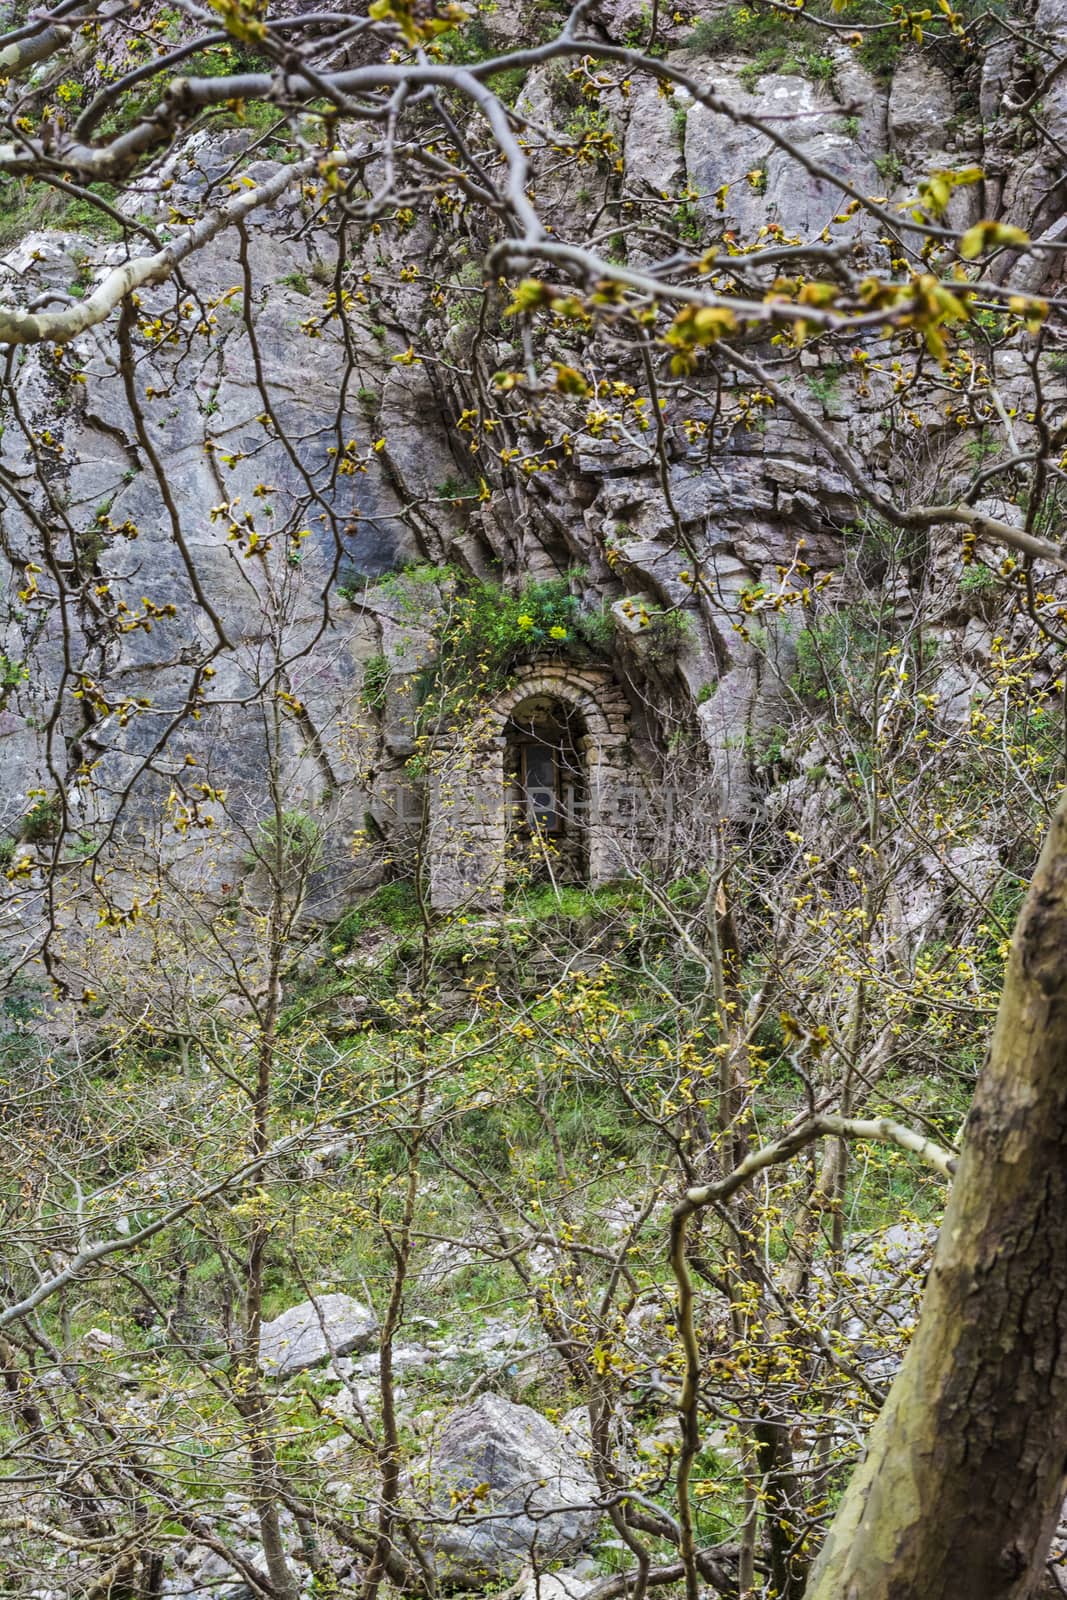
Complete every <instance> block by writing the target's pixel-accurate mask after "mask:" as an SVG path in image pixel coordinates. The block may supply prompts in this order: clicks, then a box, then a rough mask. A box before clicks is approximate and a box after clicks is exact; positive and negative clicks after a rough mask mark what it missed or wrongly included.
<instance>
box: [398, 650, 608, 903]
mask: <svg viewBox="0 0 1067 1600" xmlns="http://www.w3.org/2000/svg"><path fill="white" fill-rule="evenodd" d="M628 738H629V707H628V705H627V702H626V698H625V696H624V695H623V693H622V690H621V688H620V686H619V685H618V684H617V683H616V682H615V680H614V679H613V677H612V676H611V674H610V673H609V672H608V671H606V670H605V669H604V668H597V667H576V666H571V665H569V664H566V663H563V662H559V661H542V662H534V663H531V664H530V665H529V666H527V667H523V668H521V669H520V670H519V672H518V673H516V678H515V681H514V682H513V683H512V684H511V685H510V686H509V687H508V688H507V689H505V690H503V691H502V692H501V693H500V694H498V695H497V696H496V698H495V699H494V700H492V701H491V702H490V703H489V704H487V705H486V706H485V708H484V710H483V711H482V713H481V715H480V716H479V717H478V718H477V720H476V721H475V722H474V723H468V724H466V725H465V726H464V727H463V728H462V729H454V730H450V731H449V732H448V733H447V734H446V735H444V736H443V737H442V738H441V739H440V740H439V741H438V744H437V747H436V749H435V752H434V757H433V761H432V764H431V773H430V803H429V837H428V841H427V844H428V855H429V888H430V901H431V904H432V905H433V907H434V909H435V910H437V911H449V910H453V909H455V908H456V907H459V906H464V905H470V906H478V905H491V904H493V903H495V902H498V901H499V899H500V896H501V895H502V894H503V892H504V890H505V888H506V885H507V880H508V877H509V875H510V876H511V877H512V879H513V881H514V880H515V879H516V878H518V876H519V871H518V867H519V866H520V865H521V866H522V870H523V872H524V873H525V874H526V875H527V876H530V875H540V876H542V877H543V878H545V879H548V878H549V877H550V876H552V875H555V877H556V881H557V882H558V881H560V880H561V879H562V881H565V882H578V883H588V884H590V885H591V886H592V887H596V885H597V884H601V883H607V882H609V881H610V880H611V879H612V878H615V877H617V876H618V875H619V872H620V870H621V869H623V868H624V862H623V860H622V859H621V857H620V852H619V847H618V831H619V821H620V818H621V815H622V807H623V796H624V791H625V789H626V788H627V787H628V783H629V760H628V757H627V753H626V751H627V742H628ZM550 869H551V870H550Z"/></svg>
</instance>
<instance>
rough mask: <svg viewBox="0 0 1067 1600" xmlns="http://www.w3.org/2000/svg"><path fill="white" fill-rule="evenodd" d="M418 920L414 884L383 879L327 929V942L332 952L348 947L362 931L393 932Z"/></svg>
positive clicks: (411, 925)
mask: <svg viewBox="0 0 1067 1600" xmlns="http://www.w3.org/2000/svg"><path fill="white" fill-rule="evenodd" d="M418 920H419V900H418V896H417V894H416V893H415V885H414V884H413V883H411V882H409V881H408V880H406V879H397V880H396V882H394V883H383V884H381V885H380V887H379V888H377V889H375V890H374V892H373V894H369V895H367V897H366V899H365V900H361V901H360V903H359V905H357V906H353V907H352V909H351V911H346V912H345V914H344V916H343V917H342V918H341V920H340V922H338V923H336V924H335V925H334V927H333V928H331V929H330V933H329V940H328V942H329V945H330V947H331V949H333V950H334V951H335V953H339V950H338V947H339V946H343V948H344V949H345V950H351V948H352V946H353V945H354V944H355V942H356V940H357V939H358V938H359V937H360V935H361V934H364V933H371V932H373V930H374V929H376V928H388V929H389V930H390V931H392V932H393V933H399V932H402V931H403V930H404V929H408V928H412V927H414V926H415V925H416V924H417V923H418Z"/></svg>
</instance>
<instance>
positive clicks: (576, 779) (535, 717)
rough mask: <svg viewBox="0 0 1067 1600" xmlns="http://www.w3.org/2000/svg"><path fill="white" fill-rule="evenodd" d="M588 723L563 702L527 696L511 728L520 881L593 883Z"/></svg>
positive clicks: (508, 777) (508, 772) (508, 743)
mask: <svg viewBox="0 0 1067 1600" xmlns="http://www.w3.org/2000/svg"><path fill="white" fill-rule="evenodd" d="M585 743H586V729H585V723H584V720H583V718H582V717H581V715H580V714H579V713H578V712H577V711H575V710H574V709H573V707H571V706H568V705H566V704H565V703H564V702H563V701H561V700H553V699H550V698H548V697H547V696H545V697H538V698H535V699H531V700H527V701H524V702H523V704H522V705H520V706H517V707H516V709H515V710H514V711H513V712H512V715H511V719H510V721H509V722H508V724H507V727H506V729H505V757H504V780H505V784H506V786H507V790H508V818H509V824H508V846H509V848H508V855H509V859H510V863H511V877H512V879H513V881H514V880H517V879H520V878H522V879H524V880H526V881H533V882H544V881H554V882H558V883H587V882H588V881H589V848H588V778H587V772H586V764H585V760H584V758H583V750H584V748H585Z"/></svg>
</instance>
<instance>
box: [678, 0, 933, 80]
mask: <svg viewBox="0 0 1067 1600" xmlns="http://www.w3.org/2000/svg"><path fill="white" fill-rule="evenodd" d="M847 14H848V20H849V21H850V22H852V23H853V24H855V25H857V26H859V27H860V28H862V30H863V42H862V43H861V44H860V45H859V46H858V48H857V51H856V54H857V58H858V59H859V60H860V61H861V62H862V63H863V65H864V66H865V67H866V68H867V69H868V71H870V72H872V73H874V75H875V76H876V77H878V78H881V79H888V78H889V77H890V76H891V74H892V71H893V68H894V66H895V65H896V63H897V61H898V60H899V58H900V54H901V51H902V49H903V48H904V46H905V44H906V42H907V41H906V39H905V37H904V32H903V30H902V27H901V26H900V25H898V23H897V22H896V21H895V20H894V19H892V18H889V17H887V15H886V12H885V11H884V10H883V9H882V7H881V6H880V4H879V3H878V0H854V3H852V4H851V5H849V6H848V12H847ZM813 15H816V16H826V17H830V18H834V12H833V9H832V4H831V3H830V0H817V4H816V6H815V8H814V10H813ZM834 20H836V18H834ZM686 44H687V46H688V48H689V49H690V50H694V51H698V52H699V53H700V54H702V55H719V56H721V55H745V56H750V57H751V58H752V60H751V62H750V64H749V66H748V67H747V68H746V69H745V72H744V74H743V78H742V81H743V82H744V84H745V87H746V88H749V89H754V88H755V86H756V84H757V83H758V81H759V79H760V78H761V77H763V76H764V75H765V74H766V73H769V72H786V73H799V74H800V75H801V76H803V77H806V78H811V79H812V80H813V81H814V82H816V83H823V84H826V85H827V86H828V87H832V85H833V77H834V60H833V57H832V56H831V55H829V54H828V53H827V50H826V34H825V33H824V32H823V31H822V30H821V29H819V28H818V27H815V26H814V25H813V24H812V23H810V22H807V21H805V19H804V17H803V16H802V15H800V14H797V15H796V16H789V15H787V14H785V13H783V12H782V11H781V10H779V9H775V10H769V9H766V8H763V7H761V6H760V4H759V0H755V3H753V4H747V3H746V4H741V5H731V6H729V7H728V8H727V9H726V10H725V11H722V12H719V13H718V14H717V15H714V16H710V17H701V18H700V20H699V21H698V22H697V23H696V26H695V27H694V28H693V31H692V33H691V34H690V35H689V37H688V39H687V40H686Z"/></svg>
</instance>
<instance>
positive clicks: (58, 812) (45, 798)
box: [22, 794, 63, 844]
mask: <svg viewBox="0 0 1067 1600" xmlns="http://www.w3.org/2000/svg"><path fill="white" fill-rule="evenodd" d="M62 816H63V807H62V804H61V802H60V799H59V796H58V795H55V794H50V795H41V797H40V798H39V799H37V800H35V801H34V804H33V805H32V806H31V807H30V809H29V810H28V811H27V812H26V814H25V816H24V817H23V819H22V837H23V839H25V840H26V842H27V843H28V844H38V843H39V842H40V841H41V840H42V839H54V838H55V835H56V830H57V829H58V827H59V824H60V821H61V820H62Z"/></svg>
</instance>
